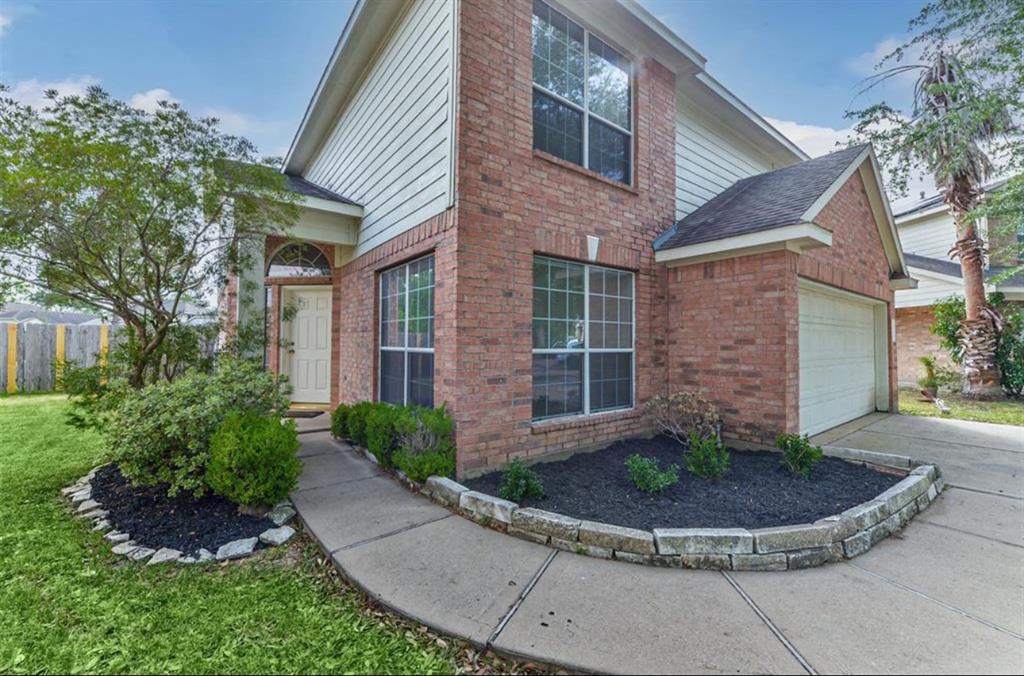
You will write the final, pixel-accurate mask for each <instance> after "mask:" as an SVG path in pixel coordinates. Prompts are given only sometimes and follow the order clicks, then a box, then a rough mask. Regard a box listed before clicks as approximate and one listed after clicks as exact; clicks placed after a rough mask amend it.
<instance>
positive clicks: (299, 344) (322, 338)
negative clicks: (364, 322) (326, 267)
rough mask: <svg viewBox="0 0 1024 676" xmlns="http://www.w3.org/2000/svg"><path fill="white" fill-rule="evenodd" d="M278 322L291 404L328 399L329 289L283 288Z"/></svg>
mask: <svg viewBox="0 0 1024 676" xmlns="http://www.w3.org/2000/svg"><path fill="white" fill-rule="evenodd" d="M282 295H283V296H284V302H283V303H282V307H283V310H282V312H283V313H284V314H283V316H282V319H281V327H282V335H284V336H285V344H284V347H283V349H282V359H281V361H282V364H281V367H282V372H284V373H285V374H287V375H288V377H289V378H290V379H291V385H292V390H293V391H292V401H294V402H298V403H328V402H330V400H331V290H330V289H329V288H324V289H285V290H284V293H283V294H282Z"/></svg>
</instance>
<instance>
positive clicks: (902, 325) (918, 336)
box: [896, 305, 952, 387]
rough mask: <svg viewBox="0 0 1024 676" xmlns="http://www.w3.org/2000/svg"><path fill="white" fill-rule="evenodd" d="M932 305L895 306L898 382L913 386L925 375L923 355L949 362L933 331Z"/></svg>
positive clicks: (948, 363)
mask: <svg viewBox="0 0 1024 676" xmlns="http://www.w3.org/2000/svg"><path fill="white" fill-rule="evenodd" d="M932 321H934V316H933V315H932V307H931V306H930V305H924V306H921V307H901V308H899V309H898V310H896V363H897V370H898V373H899V382H900V383H902V384H904V385H910V386H912V387H916V386H917V379H918V378H920V377H921V376H923V375H924V369H922V368H921V362H920V358H921V357H924V356H932V357H935V358H936V359H938V360H939V361H940V362H941V363H943V364H946V365H947V366H951V365H952V361H951V360H950V358H949V353H948V352H947V351H946V350H944V349H942V348H941V347H940V346H939V337H938V336H936V335H935V334H934V333H932V332H931V325H932Z"/></svg>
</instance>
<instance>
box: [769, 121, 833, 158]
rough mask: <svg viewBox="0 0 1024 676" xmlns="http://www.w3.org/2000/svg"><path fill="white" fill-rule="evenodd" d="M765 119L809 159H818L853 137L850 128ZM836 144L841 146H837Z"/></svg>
mask: <svg viewBox="0 0 1024 676" xmlns="http://www.w3.org/2000/svg"><path fill="white" fill-rule="evenodd" d="M765 119H766V120H768V123H769V124H770V125H772V126H773V127H775V128H776V129H778V130H779V131H780V132H782V134H783V135H784V136H785V137H786V138H788V139H789V140H790V141H792V142H793V143H795V144H796V145H797V146H799V147H800V149H801V150H803V151H804V152H805V153H807V154H808V155H810V156H811V157H818V156H820V155H825V154H827V153H830V152H832V151H834V150H838V149H839V148H840V147H841V145H845V144H846V142H847V141H849V140H850V138H852V137H853V129H852V128H850V127H847V128H846V129H833V128H832V127H819V126H817V125H813V124H802V123H800V122H793V121H791V120H779V119H777V118H773V117H768V118H765ZM836 144H841V145H839V146H837V145H836Z"/></svg>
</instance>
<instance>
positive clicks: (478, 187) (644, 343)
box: [229, 0, 913, 476]
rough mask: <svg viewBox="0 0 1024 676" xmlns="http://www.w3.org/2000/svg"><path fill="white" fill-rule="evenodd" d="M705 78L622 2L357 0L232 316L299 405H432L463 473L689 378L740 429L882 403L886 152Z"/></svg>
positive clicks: (637, 9) (810, 426)
mask: <svg viewBox="0 0 1024 676" xmlns="http://www.w3.org/2000/svg"><path fill="white" fill-rule="evenodd" d="M706 66H707V64H706V61H705V59H704V57H703V56H701V54H700V53H699V52H697V51H696V50H695V49H694V48H693V47H691V46H690V45H689V44H687V43H686V42H684V41H683V40H682V39H681V38H680V37H679V36H677V35H675V34H674V33H672V32H671V31H670V30H669V29H668V28H666V27H665V26H664V25H663V24H662V23H660V22H659V21H658V20H657V19H656V18H655V17H654V16H652V15H651V14H650V13H649V12H647V11H646V10H645V9H644V8H643V7H642V6H641V5H639V4H638V3H637V2H635V1H634V0H599V1H598V0H595V1H586V2H583V1H581V0H551V1H550V2H548V1H546V0H534V1H533V2H531V1H530V0H515V1H510V2H500V3H499V2H492V1H490V0H410V1H407V2H360V3H358V4H357V6H356V8H355V10H354V11H353V13H352V16H351V18H350V19H349V21H348V24H347V26H346V27H345V29H344V32H343V34H342V36H341V39H340V40H339V42H338V45H337V47H336V49H335V51H334V54H333V55H332V57H331V59H330V62H329V64H328V65H327V68H326V70H325V71H324V74H323V76H322V77H321V79H320V82H319V84H318V86H317V88H316V91H315V92H314V93H313V96H312V99H311V101H310V103H309V106H308V108H307V110H306V113H305V116H304V118H303V120H302V123H301V125H300V127H299V129H298V131H297V133H296V135H295V138H294V141H293V143H292V146H291V148H290V150H289V152H288V155H287V157H286V160H285V166H284V168H283V171H284V172H285V173H286V174H287V176H288V180H289V182H290V185H291V186H292V189H293V190H294V191H296V192H297V193H298V194H299V196H300V199H301V201H302V207H303V210H302V216H301V218H300V220H299V222H298V223H297V224H296V225H295V227H294V228H293V230H292V232H291V235H292V238H293V239H292V240H286V239H283V238H276V237H269V238H268V239H267V242H266V260H265V263H266V265H265V267H264V268H262V269H260V268H256V269H252V270H248V271H245V272H244V273H243V274H242V277H245V278H247V279H248V280H250V281H252V282H253V283H254V284H251V285H248V286H257V287H259V286H262V287H263V289H264V295H263V298H259V299H256V301H255V302H252V303H247V302H242V301H241V300H240V299H239V298H238V296H239V294H240V292H239V289H242V288H245V287H246V286H247V285H246V284H242V283H240V282H239V280H235V281H234V282H232V285H233V286H232V287H231V288H230V289H229V291H230V292H231V293H229V311H230V312H231V313H233V316H235V317H237V318H239V319H240V320H244V319H246V318H247V317H248V316H250V315H248V314H247V313H250V312H252V313H259V312H260V311H261V310H262V308H264V307H265V308H266V309H267V312H266V321H267V333H268V337H269V343H268V344H269V348H268V354H267V363H268V366H269V368H271V369H273V370H275V371H280V372H283V373H286V374H288V375H289V376H290V379H291V381H292V384H293V386H294V390H295V391H294V395H293V398H294V399H295V400H296V401H301V402H320V403H323V404H325V405H329V404H336V403H338V402H354V401H358V400H363V399H374V400H382V401H388V402H396V403H409V404H419V405H425V406H431V405H441V404H442V403H445V404H446V405H447V406H448V407H449V409H450V410H451V412H452V414H453V416H454V419H455V423H456V434H457V439H458V446H459V452H458V472H459V474H460V475H463V476H465V475H472V474H476V473H480V472H484V471H487V470H490V469H494V468H496V467H499V466H501V465H503V464H504V463H506V462H507V461H508V460H509V459H511V458H513V457H535V456H540V455H543V454H548V453H557V452H562V451H568V450H576V449H583V448H596V447H599V446H601V445H604V444H607V443H609V442H611V441H613V440H615V439H620V438H624V437H629V436H635V435H639V434H646V433H648V432H649V431H650V428H649V426H648V423H647V422H646V421H645V420H644V418H643V416H642V407H643V404H644V402H645V401H646V400H647V399H649V398H650V397H651V396H653V395H656V394H664V393H671V392H676V391H680V390H701V391H703V392H704V393H705V394H707V395H708V396H710V397H711V398H712V399H713V400H715V401H716V402H717V403H718V405H719V406H720V409H721V412H722V415H723V418H724V431H725V434H726V435H727V436H729V437H731V438H733V439H735V440H737V441H739V442H747V443H752V444H764V443H771V442H772V441H773V440H774V437H775V435H776V434H777V433H779V432H782V431H788V432H798V431H802V432H808V433H814V432H819V431H821V430H824V429H828V428H830V427H833V426H835V425H838V424H841V423H843V422H846V421H848V420H851V419H853V418H856V417H858V416H861V415H864V414H866V413H870V412H873V411H876V410H883V411H884V410H894V408H895V406H896V398H895V384H896V378H895V348H894V343H893V339H894V336H893V335H892V331H891V326H892V318H893V311H894V305H893V289H895V288H909V287H911V286H912V285H913V280H911V279H910V277H909V276H908V273H907V267H906V263H905V261H904V258H903V254H902V252H901V250H900V244H899V239H898V237H897V235H896V230H895V225H894V223H893V220H892V215H891V213H890V209H889V205H888V202H887V200H886V197H885V194H884V192H883V190H882V186H881V183H880V182H879V167H878V163H877V160H876V159H875V155H874V152H873V151H872V149H871V148H870V147H868V146H862V147H858V148H852V149H848V150H844V151H840V152H837V153H834V154H832V155H828V156H825V157H822V158H817V159H813V160H809V159H808V158H807V156H806V155H805V154H804V153H803V152H801V151H800V150H799V149H798V148H797V147H796V146H795V145H794V144H793V143H792V142H790V141H789V140H788V139H786V138H785V137H784V136H783V135H782V134H780V133H779V132H778V131H776V130H775V129H774V128H772V127H771V126H770V125H769V124H768V123H766V122H765V120H764V119H763V118H762V117H760V116H759V115H758V114H757V113H756V112H755V111H753V110H752V109H751V108H750V107H749V106H747V105H746V104H745V103H743V102H742V101H741V100H739V99H738V98H737V97H736V96H735V95H733V94H732V93H731V92H729V90H728V89H726V88H725V87H724V86H723V85H722V84H721V83H719V82H718V81H717V80H715V79H714V78H713V77H712V76H711V75H710V74H709V72H708V70H707V67H706ZM295 239H297V240H299V241H294V240H295ZM232 296H233V299H232ZM246 308H248V309H246ZM251 316H258V314H255V315H251Z"/></svg>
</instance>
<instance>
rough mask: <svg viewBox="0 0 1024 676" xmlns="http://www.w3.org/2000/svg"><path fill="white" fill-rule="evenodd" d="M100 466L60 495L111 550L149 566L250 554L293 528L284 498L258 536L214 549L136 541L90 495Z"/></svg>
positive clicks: (291, 511) (284, 536) (281, 538)
mask: <svg viewBox="0 0 1024 676" xmlns="http://www.w3.org/2000/svg"><path fill="white" fill-rule="evenodd" d="M102 467H103V465H100V466H98V467H94V468H93V469H92V470H90V471H89V473H88V474H86V475H85V476H84V477H82V478H81V479H79V480H78V481H76V482H75V483H74V484H72V485H70V486H68V487H67V488H63V489H61V495H62V496H64V497H65V498H66V499H68V500H69V501H70V502H71V505H72V509H73V510H74V512H75V515H76V516H78V517H79V518H82V519H91V520H92V522H93V526H92V530H93V531H94V532H97V533H104V535H103V539H104V540H106V541H107V542H109V543H110V544H111V545H112V546H111V551H112V552H113V553H114V554H117V555H118V556H124V557H126V558H127V559H128V560H129V561H138V562H142V561H146V565H149V566H155V565H160V564H164V563H179V564H183V565H189V564H195V563H208V562H210V561H231V560H234V559H242V558H245V557H247V556H251V555H252V554H253V553H254V552H255V551H256V543H257V541H259V542H262V543H263V544H265V545H267V546H268V547H276V546H279V545H283V544H284V543H286V542H288V541H289V540H291V539H292V537H293V536H294V535H295V529H294V528H292V527H291V526H288V525H286V524H287V523H288V522H289V521H291V520H292V519H294V518H295V514H296V512H295V509H294V507H293V505H292V503H290V502H287V501H286V502H281V503H279V504H278V505H277V506H275V507H274V508H273V509H272V510H270V511H269V512H268V513H267V518H268V519H270V520H271V521H272V522H273V523H274V526H275V527H274V528H269V529H267V530H266V531H264V532H263V533H261V534H260V535H259V537H252V538H244V539H241V540H234V541H232V542H226V543H224V544H223V545H221V546H220V547H218V548H217V551H216V552H211V551H209V550H207V549H200V550H199V552H198V553H197V554H198V555H197V556H185V555H184V553H182V552H180V551H178V550H177V549H171V548H169V547H161V546H156V545H153V546H149V547H146V546H142V545H139V544H137V543H136V542H135V541H134V540H132V539H131V535H130V534H128V533H122V532H120V531H118V530H117V529H116V528H115V527H114V525H113V524H112V523H110V521H109V519H108V518H107V516H108V512H107V511H106V510H105V509H103V505H101V504H100V503H99V502H97V501H96V500H94V499H93V497H92V479H93V477H94V476H96V472H97V471H98V470H99V469H100V468H102Z"/></svg>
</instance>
